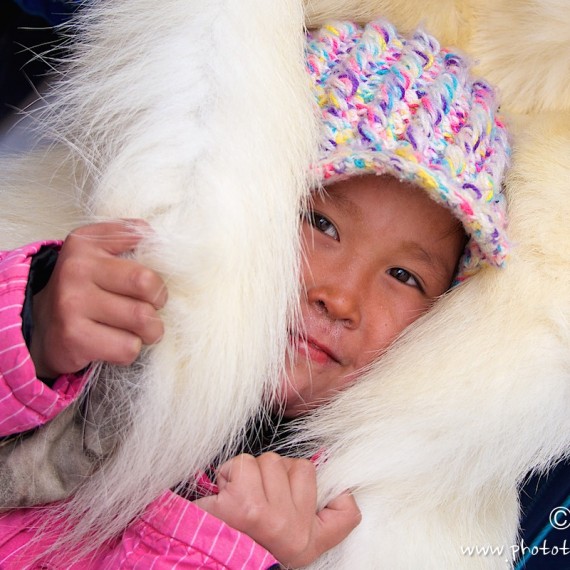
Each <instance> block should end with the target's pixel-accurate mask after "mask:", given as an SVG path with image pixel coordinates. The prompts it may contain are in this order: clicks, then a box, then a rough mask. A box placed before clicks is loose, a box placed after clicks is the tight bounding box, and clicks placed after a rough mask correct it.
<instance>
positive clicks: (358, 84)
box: [306, 21, 510, 280]
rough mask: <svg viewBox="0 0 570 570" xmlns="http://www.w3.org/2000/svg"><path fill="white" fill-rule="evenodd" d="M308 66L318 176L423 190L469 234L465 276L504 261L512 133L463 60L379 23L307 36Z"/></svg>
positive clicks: (333, 27)
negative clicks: (318, 124)
mask: <svg viewBox="0 0 570 570" xmlns="http://www.w3.org/2000/svg"><path fill="white" fill-rule="evenodd" d="M306 62H307V68H308V71H309V74H310V76H311V78H312V79H313V81H314V87H315V93H316V97H317V101H318V104H319V107H320V110H321V113H322V119H323V121H322V124H323V127H322V128H323V132H322V139H321V148H320V155H319V161H318V163H317V164H316V165H315V169H316V174H317V176H318V179H319V180H320V181H322V183H323V184H324V185H326V184H328V183H331V182H336V181H338V180H342V179H344V178H347V177H349V176H354V175H359V174H367V173H376V174H390V175H393V176H395V177H397V178H398V179H400V180H402V181H409V182H412V183H414V184H416V185H418V186H421V187H422V188H423V189H425V190H426V192H427V193H428V194H429V195H430V197H431V198H433V199H434V200H435V201H436V202H438V203H440V204H442V205H444V206H446V207H447V208H449V209H450V210H451V211H452V212H453V214H454V215H455V216H456V217H457V218H458V219H459V220H461V222H462V223H463V226H464V227H465V231H466V233H467V235H468V236H469V238H470V239H469V241H468V244H467V248H466V251H465V254H464V255H463V258H462V260H461V262H460V268H459V277H458V279H459V280H462V279H464V278H466V277H467V276H469V275H471V274H472V273H473V272H475V271H476V270H477V269H479V267H481V265H482V264H490V265H495V266H501V265H503V263H504V261H505V257H506V254H507V250H508V242H507V237H506V233H505V227H506V219H505V200H504V196H503V195H502V193H501V181H502V177H503V174H504V172H505V169H506V166H507V164H508V161H509V157H510V148H509V143H508V138H507V132H506V130H505V127H504V125H503V123H502V122H501V119H500V117H499V116H498V115H497V103H496V102H495V97H494V93H493V89H492V88H491V87H490V86H489V85H488V84H487V83H485V82H484V81H482V80H479V79H477V80H474V79H473V78H472V77H471V76H470V75H469V69H468V65H467V64H466V62H465V61H464V59H463V58H462V57H461V56H460V55H458V54H457V53H455V52H453V51H448V50H445V49H440V46H439V44H438V42H437V40H435V39H434V38H433V37H431V36H429V35H428V34H426V33H424V32H422V31H418V32H416V33H415V34H414V35H413V36H412V37H411V38H409V39H406V38H404V37H402V36H400V35H399V34H398V33H397V32H396V30H395V29H394V28H393V27H392V25H390V24H389V23H387V22H385V21H375V22H372V23H370V24H368V25H366V26H365V27H360V26H358V25H357V24H354V23H351V22H335V23H332V24H329V25H327V26H324V27H323V28H320V29H319V30H317V31H312V32H309V33H308V35H307V46H306Z"/></svg>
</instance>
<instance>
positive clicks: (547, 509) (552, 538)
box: [515, 461, 570, 570]
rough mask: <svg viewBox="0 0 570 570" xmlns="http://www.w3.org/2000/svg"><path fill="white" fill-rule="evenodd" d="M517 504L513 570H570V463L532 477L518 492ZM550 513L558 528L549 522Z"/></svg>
mask: <svg viewBox="0 0 570 570" xmlns="http://www.w3.org/2000/svg"><path fill="white" fill-rule="evenodd" d="M520 501H521V509H522V514H523V518H522V521H521V542H519V547H521V548H520V549H521V553H520V557H519V559H518V560H517V562H516V565H515V570H570V461H563V462H561V463H559V464H558V465H557V466H556V468H555V469H553V470H552V471H551V472H550V473H549V474H548V475H534V476H532V477H531V478H530V479H529V480H528V481H527V482H526V483H525V485H524V487H523V488H522V489H521V492H520ZM553 511H555V513H557V514H555V515H553V517H554V518H553V520H554V524H555V526H556V525H557V524H558V527H559V528H555V526H553V525H552V524H551V522H550V520H551V513H553ZM521 543H522V544H521ZM522 547H525V548H524V553H523V552H522V550H523V548H522Z"/></svg>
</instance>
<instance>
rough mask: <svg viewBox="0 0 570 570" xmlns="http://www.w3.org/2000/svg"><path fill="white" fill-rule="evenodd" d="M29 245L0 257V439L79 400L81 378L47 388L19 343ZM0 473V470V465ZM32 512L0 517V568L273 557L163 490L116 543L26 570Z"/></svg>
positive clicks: (209, 565) (35, 548)
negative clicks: (87, 554) (63, 561)
mask: <svg viewBox="0 0 570 570" xmlns="http://www.w3.org/2000/svg"><path fill="white" fill-rule="evenodd" d="M43 245H56V244H54V243H47V242H43V243H36V244H32V245H29V246H27V247H24V248H20V249H17V250H14V251H9V252H0V436H7V435H11V434H16V433H20V432H23V431H26V430H29V429H32V428H34V427H37V426H39V425H42V424H44V423H45V422H48V421H49V420H51V419H53V418H54V417H55V416H56V415H57V414H58V413H59V412H61V411H62V410H64V409H65V408H66V407H67V406H68V405H69V404H70V403H71V402H73V401H74V400H75V398H76V397H77V396H78V394H79V393H80V391H81V389H82V387H83V378H81V377H77V376H73V375H70V376H62V377H60V378H58V380H57V381H56V382H55V384H54V385H53V387H52V388H49V387H48V386H47V385H45V384H44V383H43V382H42V381H41V380H38V378H36V373H35V369H34V365H33V362H32V360H31V358H30V354H29V352H28V349H27V347H26V344H25V342H24V338H23V336H22V319H21V312H22V306H23V302H24V297H25V289H26V284H27V281H28V274H29V267H30V260H31V257H32V256H33V255H34V254H35V253H37V252H38V251H39V249H40V248H41V247H42V246H43ZM0 467H1V466H0ZM39 512H40V511H39V510H38V509H36V508H28V509H15V510H12V511H8V512H7V513H5V514H2V515H0V568H1V569H2V570H12V569H13V570H24V569H26V568H49V569H52V570H55V569H56V568H57V569H58V570H59V568H65V569H66V570H67V569H72V570H87V569H94V570H95V569H96V570H99V569H103V568H108V569H119V568H120V569H121V570H123V569H129V568H132V569H134V568H138V569H141V570H142V569H150V568H152V569H154V570H166V569H170V568H177V569H179V570H190V569H195V568H204V569H216V570H222V569H228V570H237V569H259V570H262V569H267V568H270V567H272V566H276V567H278V562H277V560H275V558H274V557H273V556H272V555H271V554H270V553H269V552H268V551H267V550H265V549H264V548H263V547H261V546H260V545H258V544H257V543H256V542H254V541H253V540H252V539H251V538H249V536H247V535H245V534H243V533H241V532H238V531H237V530H235V529H233V528H231V527H229V526H228V525H226V524H225V523H224V522H222V521H221V520H219V519H217V518H216V517H213V516H212V515H210V514H208V513H206V512H205V511H203V510H202V509H200V508H199V507H197V506H196V505H195V504H194V503H192V502H190V501H187V500H186V499H184V498H182V497H180V496H178V495H175V494H174V493H172V492H171V491H165V492H164V493H163V494H162V495H161V496H160V497H158V498H157V499H156V500H155V501H154V502H152V503H151V504H150V505H149V506H148V507H147V509H146V510H145V512H144V513H143V515H142V516H141V517H140V518H139V519H137V520H136V521H135V522H134V523H133V524H131V525H130V526H129V527H128V528H127V529H125V531H124V533H123V534H122V536H120V537H118V538H117V539H116V541H115V542H114V543H113V544H111V545H109V546H108V547H107V548H106V549H105V550H104V551H102V552H99V553H98V555H97V556H96V557H95V558H94V557H92V556H90V557H89V558H85V559H82V560H79V561H77V562H74V563H73V564H71V563H68V564H65V565H64V566H58V567H56V566H54V565H53V564H50V562H49V560H48V561H45V562H42V563H39V564H38V565H37V566H30V565H29V564H27V563H26V558H27V557H28V556H33V557H36V556H37V555H38V554H41V552H43V551H44V550H45V549H46V548H47V547H48V546H49V543H48V542H47V540H46V539H40V540H35V541H33V542H30V540H31V539H32V538H33V537H34V533H33V532H32V530H30V527H31V526H33V522H34V520H37V519H36V517H38V513H39Z"/></svg>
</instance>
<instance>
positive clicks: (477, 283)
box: [1, 0, 570, 570]
mask: <svg viewBox="0 0 570 570" xmlns="http://www.w3.org/2000/svg"><path fill="white" fill-rule="evenodd" d="M306 4H307V6H304V5H303V3H302V2H300V0H272V1H271V2H267V1H266V0H239V1H238V0H202V1H201V2H195V1H193V0H192V1H188V0H166V1H165V2H162V3H159V4H157V3H156V2H154V1H151V0H122V1H121V2H120V3H117V2H112V1H97V2H94V4H93V7H92V8H91V9H90V10H89V11H87V12H86V17H85V18H84V20H83V21H82V24H81V26H82V30H83V31H82V32H81V34H82V35H81V38H82V39H81V40H80V41H79V42H78V43H77V47H76V48H75V51H74V54H75V59H74V61H73V63H72V65H71V67H68V71H66V75H64V76H63V77H62V81H61V83H60V85H59V87H58V88H57V90H56V92H55V94H54V100H55V103H53V104H54V105H55V110H54V111H53V112H51V113H49V114H48V115H47V116H46V117H47V118H46V119H45V122H44V123H43V125H42V128H43V129H46V130H47V129H49V132H50V136H51V137H52V139H55V140H56V141H58V142H56V143H55V144H54V145H52V146H51V147H49V148H48V149H46V150H40V151H39V152H40V155H38V154H36V155H34V157H32V158H30V157H23V158H22V159H20V160H17V161H16V160H12V161H11V163H10V164H9V165H3V166H2V175H1V178H2V180H1V182H2V187H1V190H2V192H3V197H2V200H3V204H4V206H3V210H4V211H3V212H2V219H3V223H2V226H1V227H2V239H3V244H4V245H5V246H7V245H16V243H17V242H19V241H22V240H25V239H32V238H39V237H48V236H49V237H53V236H54V234H57V235H64V234H65V233H66V232H67V231H68V229H69V228H70V227H73V226H76V225H79V224H80V223H81V222H82V221H84V220H86V219H101V218H116V217H134V216H137V217H144V218H147V219H149V220H150V221H151V223H152V224H153V226H154V227H155V229H156V236H154V238H152V239H151V240H149V242H148V244H147V246H146V247H145V248H143V250H141V251H140V252H139V255H140V257H141V259H143V260H145V262H147V263H149V264H150V265H151V266H153V267H155V268H156V269H158V270H159V271H161V272H162V274H163V275H164V276H165V277H166V279H167V281H168V285H169V292H170V300H169V304H168V306H167V309H166V310H165V313H164V318H165V323H166V330H167V333H166V335H165V338H164V340H163V342H161V343H160V345H158V346H157V347H156V348H155V349H152V351H150V352H149V354H147V355H146V357H145V358H146V360H145V362H146V364H145V366H144V367H143V368H138V369H137V370H136V372H134V373H133V372H130V373H124V372H121V371H118V370H117V371H113V372H112V374H113V375H114V377H115V378H116V380H117V382H127V381H130V380H133V378H134V380H135V381H136V384H137V386H138V390H139V392H140V394H138V395H137V397H136V398H134V399H133V404H132V417H133V426H132V428H131V430H130V432H128V433H127V434H126V437H127V438H128V439H127V444H128V445H125V446H124V451H123V452H121V453H119V454H118V455H117V458H116V460H115V461H114V462H112V463H111V464H110V465H109V466H107V467H106V468H105V469H103V473H101V474H100V475H99V476H95V477H94V478H93V481H91V482H89V483H88V484H87V485H85V486H84V487H85V488H84V489H82V490H81V491H80V493H79V499H77V500H78V501H82V500H83V501H87V500H88V498H89V497H90V496H95V495H96V493H97V489H99V488H100V486H101V485H103V484H104V485H105V486H106V488H107V487H110V488H113V489H115V491H114V493H113V494H112V495H108V496H107V499H106V500H104V501H100V502H99V503H100V504H99V505H98V506H97V509H98V511H97V512H96V513H95V514H93V515H92V516H93V517H94V520H95V519H96V518H97V517H98V516H100V515H101V513H104V512H105V509H109V508H113V509H114V512H117V513H120V512H121V509H123V508H126V507H125V506H126V505H128V509H127V510H126V514H125V516H124V518H122V519H121V518H119V519H118V520H117V521H116V525H117V526H116V528H115V527H113V528H109V532H110V533H112V532H113V531H116V530H117V528H119V527H120V524H121V521H123V522H125V520H124V519H127V520H128V517H129V516H131V515H132V513H133V510H134V511H135V512H136V511H137V509H141V508H142V507H144V505H145V504H147V503H148V502H150V500H152V499H153V498H154V497H155V496H156V495H157V494H159V493H160V492H161V491H162V490H163V489H164V488H166V487H170V486H173V485H174V484H176V483H177V482H178V481H180V480H181V479H183V478H184V477H185V476H186V475H187V474H188V473H192V472H195V471H196V470H197V469H199V468H201V467H203V466H204V465H205V464H207V463H208V462H209V461H211V459H212V458H213V457H215V456H216V455H217V454H218V453H219V452H220V451H221V450H222V449H223V448H224V445H225V444H226V443H227V442H228V441H232V438H237V437H239V435H240V433H241V430H242V429H243V428H244V426H245V424H246V422H247V419H248V418H251V417H252V416H253V415H254V414H255V411H256V409H257V408H258V406H259V404H260V402H261V401H262V400H263V398H264V395H265V394H267V393H270V392H271V390H273V389H274V387H275V384H276V382H277V381H278V378H279V374H280V372H281V366H282V362H284V350H285V344H286V338H285V336H286V331H287V327H288V323H289V322H290V320H291V319H292V318H294V315H295V311H296V293H297V283H298V277H297V275H298V260H299V244H298V238H297V235H298V214H297V212H298V208H299V204H300V201H301V200H302V198H303V196H305V195H306V192H307V188H308V183H309V181H308V180H307V178H306V176H305V173H306V172H307V171H308V168H307V165H308V164H309V163H310V161H311V158H312V157H313V156H314V151H315V147H316V129H315V120H314V114H313V108H312V101H311V95H310V93H309V90H308V89H309V88H308V82H307V81H306V77H305V76H304V69H303V54H302V44H303V23H304V22H306V23H307V25H309V26H313V25H319V24H321V23H322V22H324V21H326V20H328V19H345V18H355V19H358V20H361V21H365V20H369V19H371V18H372V17H377V16H382V17H385V18H387V19H389V20H390V21H392V22H393V23H394V24H395V25H396V26H397V27H398V28H399V30H400V31H402V32H404V33H409V32H410V31H412V30H413V29H414V28H415V27H417V26H418V25H420V24H421V25H422V26H423V27H424V28H425V29H426V30H427V31H428V32H430V33H432V34H433V35H435V36H436V37H437V38H438V39H439V40H440V42H441V43H442V45H454V46H457V47H459V48H460V49H462V50H464V51H465V52H466V53H467V54H468V55H469V56H471V57H472V58H473V60H474V62H475V63H476V73H479V74H482V75H484V76H485V77H486V78H487V79H488V80H489V81H490V82H492V83H494V84H495V85H496V86H497V87H498V90H499V94H500V99H501V100H502V102H503V112H504V114H505V115H506V116H507V119H508V123H509V127H510V128H511V130H512V133H513V149H514V152H513V166H512V169H511V171H510V174H509V176H508V180H507V185H506V194H507V196H508V201H509V217H510V228H509V232H510V238H511V241H512V243H513V250H512V254H511V256H510V259H509V260H508V263H507V266H506V268H505V269H503V270H500V271H498V270H493V269H488V270H485V271H483V272H481V273H480V274H478V275H477V276H475V277H473V278H472V279H470V280H469V281H468V282H467V283H466V284H465V285H463V286H461V287H460V288H458V289H457V290H456V291H454V292H452V293H451V294H449V295H448V296H446V297H445V298H444V299H442V300H441V301H440V302H438V304H437V306H436V307H435V309H434V310H433V311H431V312H430V313H429V314H428V315H426V316H425V317H423V318H422V319H420V320H419V321H417V322H416V323H415V324H414V326H413V327H412V328H411V329H410V330H409V331H408V332H407V333H406V334H405V335H404V336H403V337H402V339H401V340H400V341H399V342H398V343H397V344H396V346H395V347H394V348H393V350H391V351H390V352H389V354H388V355H387V356H386V357H385V358H384V359H383V360H382V362H381V363H379V364H378V365H377V366H376V367H375V368H374V370H372V371H371V372H370V373H369V374H368V376H367V378H365V379H364V380H363V381H361V382H360V383H358V384H357V385H356V386H354V387H353V388H351V389H350V390H348V391H346V392H345V393H344V394H342V396H341V397H340V398H339V399H338V401H336V402H335V403H333V404H332V405H330V406H328V407H326V408H323V409H322V410H320V411H319V413H318V414H317V415H316V416H315V417H314V418H309V419H308V420H307V422H306V425H303V429H302V431H301V432H300V434H299V437H300V438H304V437H313V438H317V439H318V440H319V441H321V442H322V444H323V445H324V446H325V447H326V449H327V450H328V452H329V457H328V460H327V462H326V463H325V464H324V465H323V466H322V468H321V469H320V483H319V484H320V491H321V497H322V500H323V501H326V498H327V497H330V496H331V495H332V494H334V493H336V492H339V491H342V490H344V489H347V488H349V489H354V490H355V495H356V497H357V500H358V502H359V505H360V507H361V510H362V514H363V522H362V523H361V525H360V526H359V527H358V528H357V529H356V531H354V532H353V533H352V535H351V536H350V537H349V538H348V539H347V540H346V541H345V542H343V543H342V544H341V545H340V546H338V547H337V548H336V549H334V550H333V551H331V552H329V553H328V554H327V555H325V556H324V557H323V558H322V559H321V560H319V561H317V562H316V563H315V564H314V565H313V567H314V568H315V569H317V568H319V569H320V568H322V569H324V568H339V569H348V568H366V569H368V568H370V569H374V568H378V569H381V568H382V569H384V568H396V569H418V568H421V569H422V570H424V569H426V570H428V569H434V570H435V569H437V570H441V569H442V568H444V569H450V570H451V569H453V570H455V569H458V568H466V569H468V568H497V569H498V568H501V569H504V568H505V567H508V564H509V560H508V558H509V555H508V553H506V554H505V555H503V556H502V557H498V556H497V557H475V556H473V557H470V556H466V555H465V554H464V550H463V549H464V548H465V547H469V546H476V545H488V544H489V545H504V546H505V547H506V548H507V549H508V548H509V546H510V545H512V544H514V543H515V542H516V534H517V524H518V504H517V492H516V490H517V484H518V482H519V481H520V479H521V477H523V476H524V475H525V474H526V473H527V472H528V470H530V469H533V468H544V467H545V466H546V465H548V464H549V463H550V462H552V461H553V460H554V459H555V458H557V457H559V456H560V455H561V454H563V453H566V452H567V451H568V450H569V449H570V414H568V404H569V403H570V325H569V320H570V248H569V247H568V246H569V237H570V235H569V234H570V230H569V228H570V224H569V220H570V184H569V183H568V180H570V164H569V162H568V156H569V155H570V81H568V61H570V12H569V11H568V9H567V6H566V3H565V2H563V1H561V0H543V1H539V0H528V1H526V2H509V1H508V0H499V1H497V0H495V1H491V0H484V1H483V2H477V3H476V2H474V1H473V0H470V1H468V2H456V1H454V0H445V1H444V2H435V1H429V2H423V3H418V2H414V1H413V0H344V1H342V2H339V1H335V0H311V2H307V3H306ZM38 156H40V158H38ZM62 157H65V158H62ZM46 212H47V213H48V214H47V215H46ZM151 403H152V405H151ZM129 433H130V434H131V435H129ZM133 434H134V435H133ZM141 442H144V443H141ZM148 450H150V452H149V451H148ZM125 465H129V466H130V467H129V472H131V473H141V476H140V477H138V478H135V477H130V478H129V481H125V480H124V479H125V477H124V472H125ZM505 558H507V560H505Z"/></svg>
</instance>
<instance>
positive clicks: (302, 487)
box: [289, 459, 317, 514]
mask: <svg viewBox="0 0 570 570" xmlns="http://www.w3.org/2000/svg"><path fill="white" fill-rule="evenodd" d="M289 484H290V488H291V497H292V500H293V503H294V504H295V507H296V508H297V510H298V511H299V512H303V513H307V514H309V513H312V514H314V513H315V512H316V510H317V470H316V468H315V466H314V465H313V463H311V462H310V461H309V460H308V459H296V460H294V462H293V463H291V464H290V466H289Z"/></svg>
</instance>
